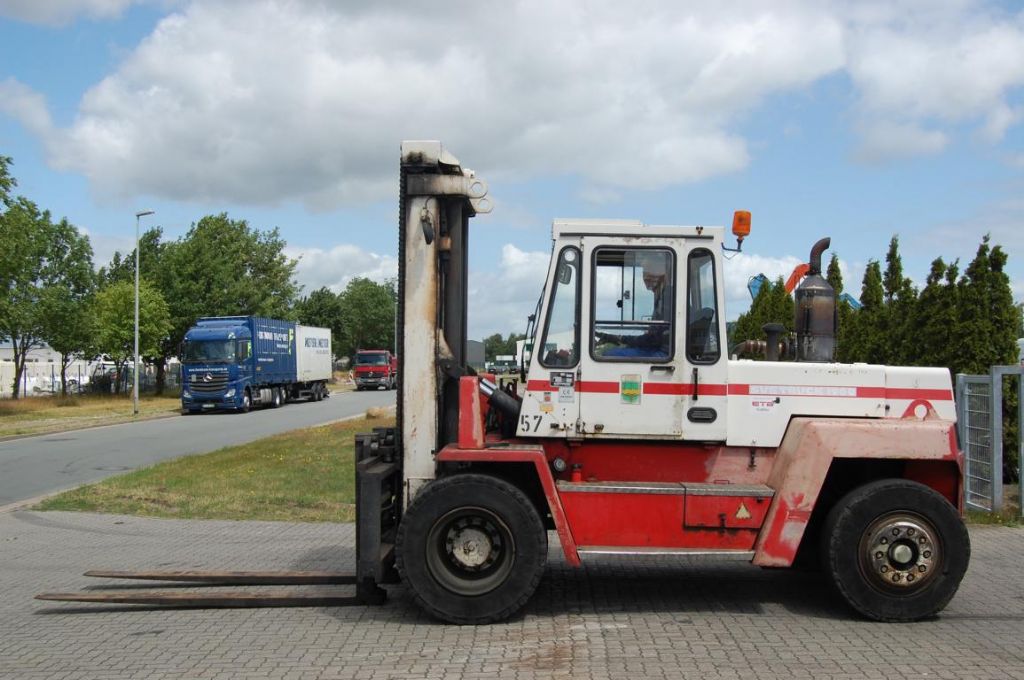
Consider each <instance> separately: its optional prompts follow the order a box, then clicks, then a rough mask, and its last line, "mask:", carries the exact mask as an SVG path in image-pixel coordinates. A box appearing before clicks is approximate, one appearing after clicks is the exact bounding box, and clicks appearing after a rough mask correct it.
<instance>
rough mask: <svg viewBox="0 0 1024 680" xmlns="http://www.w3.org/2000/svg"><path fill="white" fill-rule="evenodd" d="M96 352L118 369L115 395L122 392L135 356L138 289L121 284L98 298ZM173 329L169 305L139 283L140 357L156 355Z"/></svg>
mask: <svg viewBox="0 0 1024 680" xmlns="http://www.w3.org/2000/svg"><path fill="white" fill-rule="evenodd" d="M95 317H96V340H97V348H98V349H99V350H100V351H101V352H103V353H104V354H106V355H107V356H109V357H110V359H111V361H113V362H114V366H115V367H116V369H117V387H116V388H115V391H116V392H118V393H119V392H120V391H121V385H122V384H123V381H124V371H125V366H126V364H127V362H128V360H129V359H132V358H134V356H135V286H134V283H129V282H127V281H118V282H116V283H111V284H109V285H107V286H106V287H104V288H103V289H101V290H100V291H99V293H97V294H96V304H95ZM170 329H171V322H170V314H169V312H168V309H167V303H166V302H164V299H163V296H161V295H160V293H159V291H157V290H156V289H155V288H154V287H153V286H151V285H150V284H149V282H147V281H144V280H143V281H139V353H140V354H148V355H155V354H156V353H157V351H158V348H159V345H160V341H161V340H162V339H163V338H164V336H166V335H167V333H168V332H169V331H170Z"/></svg>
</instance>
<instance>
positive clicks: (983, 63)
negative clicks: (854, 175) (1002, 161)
mask: <svg viewBox="0 0 1024 680" xmlns="http://www.w3.org/2000/svg"><path fill="white" fill-rule="evenodd" d="M843 11H844V12H845V13H846V15H847V22H848V23H847V31H846V39H847V50H848V52H847V54H848V59H847V62H848V63H847V71H848V73H849V75H850V78H851V80H852V81H853V83H854V86H855V87H856V89H857V91H858V92H859V97H860V108H861V115H862V116H863V118H864V126H863V127H864V130H865V131H866V135H865V150H864V151H863V152H862V153H861V156H862V157H864V158H868V159H871V160H877V159H876V158H875V156H876V155H878V152H879V148H878V146H879V145H878V142H879V137H880V136H881V137H890V138H892V139H891V141H894V142H896V143H897V144H898V142H899V139H898V137H899V135H898V134H896V133H899V132H900V131H901V130H902V131H904V132H906V133H907V134H908V137H907V138H906V140H905V142H904V143H903V144H902V145H899V144H898V146H899V149H898V151H899V153H896V154H891V156H901V155H912V154H930V153H934V152H936V151H937V150H940V149H941V148H942V147H944V146H945V144H946V141H947V140H946V137H945V135H944V134H943V133H942V132H941V131H939V130H935V129H934V128H935V127H936V126H939V125H943V126H947V127H950V128H952V127H954V126H955V125H956V124H962V123H967V124H969V125H974V126H976V127H977V128H978V131H979V133H980V137H981V138H982V139H984V140H985V141H988V142H990V143H994V142H998V141H999V140H1001V139H1002V137H1003V135H1004V133H1005V132H1006V129H1007V128H1008V127H1009V126H1011V125H1014V124H1016V123H1017V122H1019V120H1020V113H1019V112H1017V111H1015V110H1014V109H1012V108H1011V106H1010V105H1009V103H1008V100H1009V97H1010V96H1011V93H1012V92H1014V91H1015V90H1017V89H1019V88H1020V87H1021V86H1022V85H1024V14H1016V15H1013V14H1009V13H1008V12H1005V11H1002V10H1000V9H999V8H998V6H996V5H994V4H992V3H986V2H980V1H977V0H960V1H956V2H941V3H936V2H927V1H922V0H910V1H908V2H895V3H884V4H874V3H858V4H856V5H853V6H852V7H845V8H843ZM925 128H933V129H932V130H931V131H927V132H926V131H925Z"/></svg>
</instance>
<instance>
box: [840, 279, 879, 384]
mask: <svg viewBox="0 0 1024 680" xmlns="http://www.w3.org/2000/svg"><path fill="white" fill-rule="evenodd" d="M860 302H861V305H862V307H861V308H860V309H858V310H857V311H855V312H854V313H853V314H851V315H850V330H849V344H848V348H847V352H846V356H845V357H844V360H845V361H864V362H867V363H872V364H880V363H885V361H886V358H887V357H886V353H885V350H886V342H885V338H884V337H883V336H882V332H883V314H884V313H885V307H884V305H885V302H884V293H883V289H882V267H881V265H880V264H879V263H878V261H877V260H870V261H869V262H868V266H867V268H866V269H865V270H864V279H863V283H862V284H861V292H860Z"/></svg>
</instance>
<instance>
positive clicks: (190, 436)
mask: <svg viewBox="0 0 1024 680" xmlns="http://www.w3.org/2000/svg"><path fill="white" fill-rule="evenodd" d="M394 403H395V392H385V391H383V390H382V391H379V392H340V393H336V394H334V395H332V396H331V398H330V399H325V400H323V401H321V402H314V403H306V402H296V403H294V404H286V405H285V406H284V407H283V408H280V409H258V410H254V411H251V412H249V413H246V414H236V413H204V414H200V415H196V416H175V417H171V418H163V419H158V420H145V421H142V422H138V423H126V424H123V425H111V426H109V427H97V428H92V429H87V430H76V431H74V432H60V433H54V434H48V435H40V436H38V437H28V438H25V439H14V440H11V441H7V442H0V507H3V506H5V505H9V504H11V503H15V502H17V501H21V500H25V499H28V498H34V497H36V496H39V495H41V494H45V493H50V492H52V491H58V490H61V489H66V488H69V487H73V486H77V485H79V484H84V483H87V482H93V481H96V480H98V479H102V478H104V477H108V476H110V475H114V474H119V473H121V472H124V471H125V470H131V469H134V468H138V467H144V466H146V465H152V464H153V463H155V462H157V461H161V460H165V459H167V458H174V457H176V456H183V455H188V454H192V453H204V452H206V451H213V450H215V449H218V448H220V447H222V446H230V445H233V444H242V443H244V442H248V441H253V440H254V439H261V438H263V437H268V436H270V435H273V434H277V433H279V432H287V431H288V430H295V429H298V428H303V427H310V426H312V425H319V424H322V423H326V422H330V421H332V420H338V419H339V418H347V417H349V416H354V415H358V414H361V413H364V412H365V411H366V409H367V408H369V407H371V406H388V405H391V404H394Z"/></svg>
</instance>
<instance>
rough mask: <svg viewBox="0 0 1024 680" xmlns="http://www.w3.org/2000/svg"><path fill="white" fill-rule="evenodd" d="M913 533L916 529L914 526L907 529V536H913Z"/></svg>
mask: <svg viewBox="0 0 1024 680" xmlns="http://www.w3.org/2000/svg"><path fill="white" fill-rule="evenodd" d="M913 535H914V529H913V528H910V529H907V536H913Z"/></svg>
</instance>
